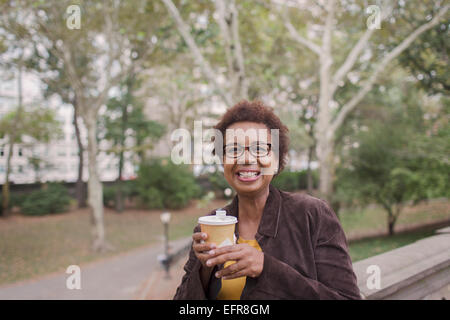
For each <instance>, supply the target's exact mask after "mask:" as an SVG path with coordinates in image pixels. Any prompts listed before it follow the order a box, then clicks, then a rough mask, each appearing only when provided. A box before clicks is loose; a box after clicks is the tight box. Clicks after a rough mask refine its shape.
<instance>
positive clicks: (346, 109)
mask: <svg viewBox="0 0 450 320" xmlns="http://www.w3.org/2000/svg"><path fill="white" fill-rule="evenodd" d="M448 8H449V5H446V6H444V7H443V8H442V9H441V10H439V12H438V14H436V16H435V17H434V18H433V19H432V20H431V21H429V22H427V23H425V24H423V25H421V26H420V27H419V28H417V29H416V30H414V32H412V33H411V34H410V35H409V36H408V37H406V38H405V39H404V40H403V41H402V42H401V43H400V44H399V45H398V46H396V47H395V48H394V49H393V50H392V51H391V52H389V53H388V54H387V55H386V56H385V57H384V58H383V59H382V60H381V62H380V63H379V64H378V66H377V67H376V68H375V70H374V72H373V74H372V75H371V76H370V78H369V79H368V80H367V81H366V83H365V84H364V85H363V87H362V88H361V89H360V90H359V91H358V93H357V94H356V95H355V96H354V97H353V98H352V99H350V101H348V102H347V103H346V104H345V105H344V106H342V108H341V110H340V111H339V113H338V115H337V116H336V118H335V120H334V121H333V123H332V125H331V130H330V132H331V134H334V133H335V132H336V130H337V129H338V128H339V127H340V126H341V125H342V123H343V122H344V120H345V118H346V117H347V115H348V114H349V113H350V112H351V111H352V110H353V109H354V108H355V107H356V106H357V105H358V103H360V102H361V100H362V99H363V98H364V97H365V96H366V94H367V93H368V92H369V91H370V90H371V89H372V87H373V84H374V83H375V81H376V79H377V77H378V75H379V74H380V73H381V72H383V71H384V70H385V68H386V66H387V65H388V64H389V63H390V62H391V61H392V60H394V59H395V58H396V57H398V56H399V55H400V54H401V53H402V52H403V51H404V50H405V49H406V48H408V47H409V45H410V44H411V43H412V42H413V41H414V40H416V39H417V38H418V37H419V36H420V35H421V34H422V33H424V32H425V31H427V30H430V29H431V28H433V27H434V26H436V25H437V24H438V23H439V20H440V19H441V18H442V17H443V16H444V15H445V14H446V13H447V11H448Z"/></svg>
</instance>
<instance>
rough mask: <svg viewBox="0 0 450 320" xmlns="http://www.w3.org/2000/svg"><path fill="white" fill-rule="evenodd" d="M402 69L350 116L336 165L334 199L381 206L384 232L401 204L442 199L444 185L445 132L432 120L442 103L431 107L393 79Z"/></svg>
mask: <svg viewBox="0 0 450 320" xmlns="http://www.w3.org/2000/svg"><path fill="white" fill-rule="evenodd" d="M405 73H406V72H405V71H404V70H402V69H401V68H396V69H395V72H393V73H392V74H391V75H390V80H389V81H386V87H384V86H383V88H384V89H383V92H384V94H380V93H379V91H380V88H377V90H375V91H377V92H374V93H371V94H369V95H368V97H367V99H366V103H365V104H364V105H363V106H362V107H361V108H359V110H358V112H355V113H353V115H352V116H351V117H350V119H349V121H350V122H351V124H352V125H351V126H348V127H349V129H348V130H347V132H346V133H345V138H344V139H343V141H344V143H342V146H340V150H339V152H340V155H341V163H340V165H339V166H338V168H337V177H338V179H337V182H338V183H337V184H336V186H337V190H336V193H337V197H338V198H340V199H339V200H341V201H342V202H349V203H353V202H355V201H357V202H359V203H362V204H366V203H368V202H376V203H378V204H379V205H381V206H382V208H383V209H384V210H385V211H386V213H387V222H386V225H387V230H388V234H389V235H392V234H394V232H395V224H396V222H397V220H398V217H399V216H400V214H401V212H402V209H403V208H404V207H405V206H406V205H408V204H410V203H413V204H415V203H417V202H418V201H421V200H424V199H431V198H436V197H448V190H449V188H450V184H449V181H448V175H449V174H450V162H449V161H448V152H446V151H445V150H446V147H447V148H448V141H449V140H450V131H449V130H448V129H447V128H448V125H446V124H445V121H444V122H442V123H440V122H436V119H438V118H440V119H442V118H445V116H443V115H444V114H446V112H448V110H447V109H448V106H447V107H445V106H446V105H447V104H446V102H445V101H439V102H438V104H439V105H442V106H443V107H442V108H435V106H433V105H430V102H429V101H427V97H426V93H425V92H423V91H417V90H412V89H413V88H414V86H415V83H404V82H403V83H399V82H401V80H402V79H404V77H405ZM380 87H381V86H380ZM430 109H431V110H435V111H434V114H432V111H431V110H430ZM424 115H428V116H425V117H424ZM447 121H448V120H447ZM356 124H358V125H356ZM350 128H354V129H353V130H350Z"/></svg>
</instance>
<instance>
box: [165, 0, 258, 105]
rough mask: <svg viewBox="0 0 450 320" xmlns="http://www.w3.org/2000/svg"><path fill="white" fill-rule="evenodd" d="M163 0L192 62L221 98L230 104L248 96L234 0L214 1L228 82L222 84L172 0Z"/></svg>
mask: <svg viewBox="0 0 450 320" xmlns="http://www.w3.org/2000/svg"><path fill="white" fill-rule="evenodd" d="M162 2H163V3H164V5H165V6H166V8H167V10H168V12H169V13H170V15H171V16H172V18H173V19H174V20H175V23H176V27H177V29H178V31H179V33H180V35H181V36H182V38H183V40H184V41H185V42H186V44H187V46H188V48H189V50H190V52H191V54H192V57H193V58H194V61H195V63H196V64H197V65H198V66H199V67H200V69H201V71H202V73H203V75H204V77H205V78H206V79H207V80H208V81H209V82H210V84H211V85H212V86H213V88H214V89H215V90H216V91H217V92H218V94H219V95H220V96H221V98H222V99H223V101H224V102H225V103H226V104H227V105H228V106H231V105H232V104H233V103H234V102H236V101H238V100H240V99H245V98H247V96H248V86H249V84H248V81H247V78H246V74H245V61H244V54H243V50H242V46H241V42H240V37H239V16H238V15H239V11H238V10H237V7H236V3H235V1H234V0H229V1H225V0H217V1H214V4H215V9H216V11H217V22H218V25H219V27H220V31H221V36H222V39H223V47H224V51H225V56H226V71H227V75H226V79H227V81H226V83H225V85H223V84H221V83H219V81H218V79H219V75H220V74H219V73H218V72H215V71H214V69H213V68H212V67H211V63H210V62H209V61H208V60H207V59H206V58H205V56H204V54H203V53H202V51H201V50H200V48H199V46H198V45H197V43H196V41H195V39H194V37H193V36H192V34H191V28H190V26H189V25H188V24H187V23H186V22H185V21H184V20H183V18H182V16H181V14H180V11H179V10H178V8H177V7H176V6H175V5H174V3H173V2H172V0H162ZM224 87H225V88H226V89H224Z"/></svg>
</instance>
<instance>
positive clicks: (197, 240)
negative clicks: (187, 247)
mask: <svg viewBox="0 0 450 320" xmlns="http://www.w3.org/2000/svg"><path fill="white" fill-rule="evenodd" d="M192 239H193V240H194V243H193V244H192V249H194V253H195V256H196V257H197V258H198V260H200V262H201V263H202V266H203V267H206V268H209V266H207V265H206V260H208V259H209V258H211V255H210V254H209V253H208V252H210V251H211V250H212V249H215V248H216V245H215V244H214V243H212V244H207V243H204V241H205V240H206V239H208V235H207V234H206V233H204V232H196V233H194V234H193V235H192Z"/></svg>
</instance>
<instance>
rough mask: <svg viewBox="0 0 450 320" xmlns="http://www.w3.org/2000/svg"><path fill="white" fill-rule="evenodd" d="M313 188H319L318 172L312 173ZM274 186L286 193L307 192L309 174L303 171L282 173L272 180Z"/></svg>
mask: <svg viewBox="0 0 450 320" xmlns="http://www.w3.org/2000/svg"><path fill="white" fill-rule="evenodd" d="M311 174H312V180H313V188H317V185H318V177H317V171H312V172H311ZM271 183H272V185H273V186H274V187H277V188H278V189H281V190H284V191H297V190H306V189H307V188H308V172H307V171H306V170H302V171H287V170H286V171H282V172H281V173H280V174H279V175H278V176H276V177H275V178H274V179H273V180H272V182H271Z"/></svg>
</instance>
